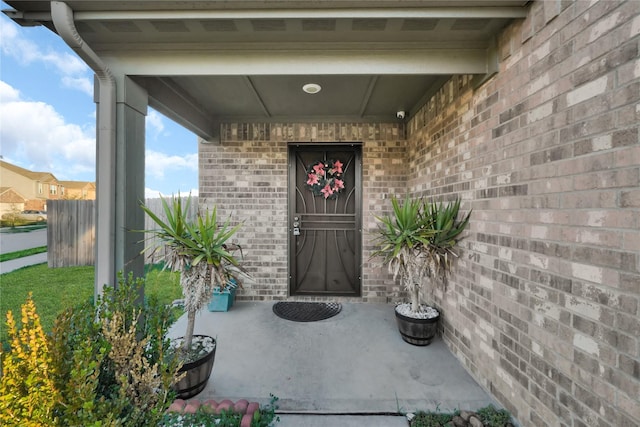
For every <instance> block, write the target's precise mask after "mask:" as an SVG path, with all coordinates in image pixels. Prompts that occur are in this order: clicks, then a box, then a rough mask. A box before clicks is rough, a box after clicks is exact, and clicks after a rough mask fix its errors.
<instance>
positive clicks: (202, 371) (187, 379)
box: [173, 335, 217, 399]
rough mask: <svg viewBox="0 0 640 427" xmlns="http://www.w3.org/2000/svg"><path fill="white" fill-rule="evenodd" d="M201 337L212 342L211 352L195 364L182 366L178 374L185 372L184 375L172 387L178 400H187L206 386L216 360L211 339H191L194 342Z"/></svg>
mask: <svg viewBox="0 0 640 427" xmlns="http://www.w3.org/2000/svg"><path fill="white" fill-rule="evenodd" d="M201 337H204V338H209V339H211V340H212V341H213V350H211V351H210V352H209V353H207V354H206V355H205V356H204V357H202V358H200V359H198V360H196V361H195V362H191V363H185V364H184V365H182V368H180V370H179V371H178V373H180V374H181V373H183V372H186V375H185V376H184V378H182V379H181V380H180V381H178V382H177V383H175V384H174V385H173V389H174V390H175V391H176V393H177V397H178V398H180V399H189V398H190V397H193V396H195V395H196V394H198V393H200V392H201V391H202V390H204V388H205V387H206V386H207V381H209V377H210V376H211V371H212V370H213V361H214V360H215V358H216V347H217V343H216V340H215V339H214V338H213V337H209V336H207V335H194V336H193V339H194V340H196V339H198V338H201Z"/></svg>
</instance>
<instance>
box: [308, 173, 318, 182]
mask: <svg viewBox="0 0 640 427" xmlns="http://www.w3.org/2000/svg"><path fill="white" fill-rule="evenodd" d="M307 176H308V178H309V179H307V185H316V184H317V183H318V175H317V174H315V173H310V174H308V175H307Z"/></svg>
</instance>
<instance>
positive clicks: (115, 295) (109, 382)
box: [0, 275, 180, 427]
mask: <svg viewBox="0 0 640 427" xmlns="http://www.w3.org/2000/svg"><path fill="white" fill-rule="evenodd" d="M142 286H144V280H143V279H140V278H139V279H135V280H134V278H133V276H132V275H129V277H128V278H127V279H126V280H125V278H124V277H123V276H122V275H120V277H119V283H118V286H116V287H107V288H105V292H104V296H103V298H101V299H100V300H99V301H97V302H96V304H95V305H94V304H91V303H90V302H87V303H85V304H81V305H78V306H76V307H74V308H71V309H67V310H65V311H64V312H63V313H62V314H61V315H60V316H58V318H57V319H56V322H55V325H54V327H53V332H52V334H51V336H50V337H49V338H48V339H47V337H46V336H45V335H44V332H42V328H41V326H40V324H39V320H38V319H37V315H36V314H35V305H34V304H33V301H31V300H30V299H29V300H28V301H27V304H26V309H25V308H23V322H22V323H23V327H22V330H21V331H20V333H18V332H17V330H16V327H15V322H13V317H12V315H11V314H9V315H8V318H9V322H8V324H9V327H10V335H11V337H12V339H11V350H10V352H9V353H8V354H7V355H6V357H5V362H4V366H3V376H2V379H1V381H2V383H1V385H0V387H1V389H0V391H1V392H2V398H1V399H0V405H4V406H0V409H1V410H0V412H2V415H1V416H2V417H4V418H2V419H0V421H1V423H0V424H2V425H8V426H11V425H26V426H30V425H34V426H35V425H43V426H50V425H51V426H79V425H81V426H96V427H97V426H132V427H134V426H135V427H137V426H140V427H142V426H156V425H157V424H158V422H159V420H160V419H161V418H162V417H163V415H164V412H165V410H166V409H167V408H168V406H169V404H170V403H171V402H172V400H173V397H174V393H173V391H172V389H171V385H172V383H173V381H174V380H175V378H176V374H177V371H178V369H179V367H180V366H179V362H178V360H177V358H176V357H171V356H169V355H168V349H169V344H170V343H169V340H168V339H167V338H166V332H167V330H168V328H169V326H170V324H171V323H172V322H173V320H174V319H173V317H172V315H171V311H170V309H169V308H168V307H167V306H165V305H161V304H159V303H158V301H157V299H155V298H150V299H149V300H147V301H145V302H144V303H138V301H139V300H140V295H141V287H142ZM24 310H26V314H25V311H24ZM16 337H18V338H19V339H18V338H16ZM18 379H20V381H18Z"/></svg>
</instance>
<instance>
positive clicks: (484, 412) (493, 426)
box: [477, 405, 511, 427]
mask: <svg viewBox="0 0 640 427" xmlns="http://www.w3.org/2000/svg"><path fill="white" fill-rule="evenodd" d="M477 414H478V416H479V417H480V420H481V421H482V423H483V424H484V425H485V426H487V427H504V426H506V425H507V424H508V423H510V422H511V414H509V412H508V411H507V410H506V409H496V408H494V407H493V405H489V406H485V407H484V408H481V409H478V411H477Z"/></svg>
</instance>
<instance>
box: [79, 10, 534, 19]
mask: <svg viewBox="0 0 640 427" xmlns="http://www.w3.org/2000/svg"><path fill="white" fill-rule="evenodd" d="M527 11H528V8H526V7H430V8H393V9H386V8H379V9H375V8H371V9H359V8H358V9H355V8H354V9H290V10H286V9H268V10H262V9H250V10H192V9H189V10H135V11H106V10H105V11H84V12H83V11H76V13H75V16H74V18H75V20H76V21H110V20H114V21H121V20H190V19H197V20H202V19H239V20H242V19H274V18H277V19H353V18H366V19H375V18H379V19H394V18H395V19H415V18H430V19H460V18H466V19H468V18H478V19H487V18H506V19H513V18H525V17H526V16H527Z"/></svg>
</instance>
